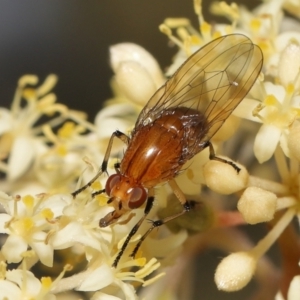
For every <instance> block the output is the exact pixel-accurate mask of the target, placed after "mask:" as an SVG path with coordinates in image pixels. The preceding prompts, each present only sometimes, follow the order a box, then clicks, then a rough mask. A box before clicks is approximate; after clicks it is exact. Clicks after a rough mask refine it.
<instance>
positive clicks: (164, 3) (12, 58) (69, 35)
mask: <svg viewBox="0 0 300 300" xmlns="http://www.w3.org/2000/svg"><path fill="white" fill-rule="evenodd" d="M243 2H244V3H245V1H243ZM210 3H211V2H210V1H209V0H206V1H205V0H204V3H203V6H204V8H203V10H204V16H205V18H206V20H211V17H210V16H209V13H208V7H207V5H209V4H210ZM258 3H259V1H251V6H253V5H257V4H258ZM205 4H206V5H205ZM167 17H187V18H189V19H190V20H191V21H192V23H193V24H194V26H195V28H198V27H197V26H198V21H197V16H196V15H195V14H194V11H193V1H192V0H125V1H124V0H99V1H88V0H72V1H66V0H65V1H63V0H51V1H49V0H44V1H40V0H27V1H24V0H14V1H9V0H2V1H1V2H0V107H1V106H6V107H9V105H10V103H11V100H12V98H13V95H14V91H15V88H16V84H17V81H18V79H19V77H20V76H21V75H23V74H29V73H31V74H36V75H38V76H39V78H40V81H41V82H42V81H43V80H44V78H45V77H46V76H47V75H48V74H49V73H55V74H57V75H58V76H59V82H58V85H57V86H56V88H55V92H56V94H57V97H58V101H59V102H61V103H64V104H67V105H68V106H69V107H71V108H73V109H78V110H83V111H85V112H88V113H89V118H90V120H91V121H92V120H93V118H94V117H95V114H96V113H97V112H98V110H99V109H100V108H101V105H102V103H103V101H104V100H106V99H107V98H109V97H111V95H112V94H111V91H110V86H109V80H110V78H111V76H112V72H111V70H110V67H109V55H108V47H109V46H110V45H113V44H115V43H120V42H134V43H138V44H140V45H142V46H143V47H144V48H146V49H147V50H148V51H149V52H150V53H152V55H153V56H154V57H155V58H156V59H157V60H158V62H159V63H160V66H161V67H162V68H164V67H166V66H168V65H169V64H170V63H171V58H172V55H173V54H174V53H176V51H177V48H176V47H173V48H172V47H170V44H169V43H168V42H169V41H168V39H167V37H166V36H165V35H163V34H162V33H160V31H159V30H158V26H159V25H160V24H161V23H162V22H163V20H164V19H165V18H167ZM260 235H263V233H262V232H261V233H260ZM223 256H224V254H221V253H211V252H210V253H206V254H205V255H203V256H200V257H199V261H198V268H196V269H195V284H196V285H197V288H195V299H201V300H214V299H245V298H246V295H249V291H250V290H249V288H250V289H251V286H250V287H248V288H247V289H246V290H244V291H242V292H239V293H233V294H226V293H218V292H217V291H216V287H215V284H214V282H213V274H214V270H215V268H216V266H217V264H218V262H219V261H220V259H221V257H223Z"/></svg>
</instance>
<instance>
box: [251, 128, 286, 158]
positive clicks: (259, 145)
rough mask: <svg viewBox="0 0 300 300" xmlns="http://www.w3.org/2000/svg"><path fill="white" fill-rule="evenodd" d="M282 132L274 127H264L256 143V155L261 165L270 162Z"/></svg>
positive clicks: (259, 132)
mask: <svg viewBox="0 0 300 300" xmlns="http://www.w3.org/2000/svg"><path fill="white" fill-rule="evenodd" d="M280 135H281V130H280V129H279V128H278V127H276V126H273V125H268V124H265V125H262V126H261V128H260V129H259V131H258V133H257V135H256V138H255V141H254V149H253V150H254V154H255V156H256V158H257V159H258V161H259V162H260V163H263V162H265V161H267V160H269V159H270V158H271V157H272V155H273V154H274V152H275V149H276V147H277V144H278V141H279V138H280Z"/></svg>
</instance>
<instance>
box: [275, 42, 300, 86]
mask: <svg viewBox="0 0 300 300" xmlns="http://www.w3.org/2000/svg"><path fill="white" fill-rule="evenodd" d="M299 67H300V46H299V44H298V42H297V41H296V40H290V41H289V43H288V45H287V46H286V47H285V49H284V50H283V51H282V53H281V57H280V60H279V64H278V76H279V78H280V82H281V83H282V84H283V85H284V86H287V85H288V84H289V83H292V82H294V81H295V78H296V76H297V75H298V73H299Z"/></svg>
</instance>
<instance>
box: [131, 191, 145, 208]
mask: <svg viewBox="0 0 300 300" xmlns="http://www.w3.org/2000/svg"><path fill="white" fill-rule="evenodd" d="M146 199H147V193H146V191H145V189H144V188H143V187H134V188H132V189H130V190H129V191H128V206H129V208H131V209H134V208H138V207H140V206H141V205H142V204H143V203H144V202H145V201H146Z"/></svg>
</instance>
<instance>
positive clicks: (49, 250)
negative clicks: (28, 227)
mask: <svg viewBox="0 0 300 300" xmlns="http://www.w3.org/2000/svg"><path fill="white" fill-rule="evenodd" d="M46 237H47V234H46V233H45V232H41V231H40V232H36V233H34V234H33V235H32V239H33V240H36V241H37V242H32V243H30V246H31V247H32V249H33V250H34V251H35V252H36V254H37V256H38V257H39V259H40V261H41V262H42V263H43V264H44V265H45V266H47V267H52V265H53V247H52V246H51V245H49V244H46V243H45V240H46Z"/></svg>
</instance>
